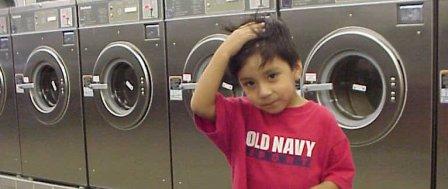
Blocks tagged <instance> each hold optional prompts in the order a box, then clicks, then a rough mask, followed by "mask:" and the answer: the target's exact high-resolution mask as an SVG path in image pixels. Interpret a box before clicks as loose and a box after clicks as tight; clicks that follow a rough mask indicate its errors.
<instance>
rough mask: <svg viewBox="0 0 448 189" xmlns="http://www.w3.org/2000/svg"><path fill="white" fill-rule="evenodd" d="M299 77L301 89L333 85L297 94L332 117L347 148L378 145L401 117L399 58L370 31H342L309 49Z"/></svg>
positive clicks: (402, 94)
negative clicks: (324, 108) (327, 84)
mask: <svg viewBox="0 0 448 189" xmlns="http://www.w3.org/2000/svg"><path fill="white" fill-rule="evenodd" d="M304 72H305V75H304V77H303V78H302V80H301V86H303V85H304V84H310V83H318V84H319V83H332V84H333V89H332V90H330V91H313V92H305V93H304V94H303V95H304V96H305V97H306V98H308V99H313V100H316V101H318V102H319V103H320V104H322V105H324V106H326V107H327V108H329V109H330V110H331V111H332V112H333V114H334V115H335V117H336V119H337V121H338V123H339V125H340V126H341V127H342V128H343V129H344V131H345V132H346V134H347V136H348V137H349V139H350V142H351V144H352V146H364V145H369V144H372V143H375V142H377V141H379V140H381V139H382V138H384V137H385V136H386V135H387V134H388V133H390V131H391V130H392V129H393V128H394V126H395V124H396V123H397V121H398V120H399V118H400V116H401V113H402V111H403V106H404V103H405V100H406V93H405V91H406V80H405V77H404V74H403V67H402V65H401V60H400V57H399V56H398V54H397V53H396V51H395V50H394V49H393V47H392V45H390V44H389V43H388V42H387V41H386V40H385V39H384V38H383V37H382V36H381V35H379V34H378V33H376V32H374V31H372V30H369V29H366V28H360V27H347V28H341V29H338V30H336V31H334V32H332V33H330V34H329V35H327V36H326V37H324V38H323V39H322V40H320V41H319V42H318V43H317V45H316V46H315V47H314V48H313V49H312V51H311V53H310V55H309V56H308V58H307V60H306V62H305V66H304ZM310 78H315V79H310Z"/></svg>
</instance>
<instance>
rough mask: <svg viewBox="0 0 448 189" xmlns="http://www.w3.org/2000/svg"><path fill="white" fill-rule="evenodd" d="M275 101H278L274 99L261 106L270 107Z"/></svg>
mask: <svg viewBox="0 0 448 189" xmlns="http://www.w3.org/2000/svg"><path fill="white" fill-rule="evenodd" d="M275 102H277V101H276V100H274V101H272V102H269V103H265V104H262V105H261V106H262V107H269V106H272V105H274V104H275Z"/></svg>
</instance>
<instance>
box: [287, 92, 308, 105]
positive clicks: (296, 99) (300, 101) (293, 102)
mask: <svg viewBox="0 0 448 189" xmlns="http://www.w3.org/2000/svg"><path fill="white" fill-rule="evenodd" d="M307 102H308V100H307V99H305V98H303V97H302V96H300V95H299V94H295V95H294V97H293V99H292V100H291V104H290V105H289V106H288V107H300V106H303V105H305V104H306V103H307Z"/></svg>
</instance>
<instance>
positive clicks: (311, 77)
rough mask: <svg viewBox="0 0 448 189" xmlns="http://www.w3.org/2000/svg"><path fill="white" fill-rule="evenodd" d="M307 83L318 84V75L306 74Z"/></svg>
mask: <svg viewBox="0 0 448 189" xmlns="http://www.w3.org/2000/svg"><path fill="white" fill-rule="evenodd" d="M305 81H309V82H316V81H317V74H316V73H305Z"/></svg>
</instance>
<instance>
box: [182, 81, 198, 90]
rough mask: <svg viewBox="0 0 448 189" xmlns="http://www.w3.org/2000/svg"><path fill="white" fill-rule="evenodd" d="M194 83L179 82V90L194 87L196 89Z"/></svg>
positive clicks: (192, 88)
mask: <svg viewBox="0 0 448 189" xmlns="http://www.w3.org/2000/svg"><path fill="white" fill-rule="evenodd" d="M196 85H197V84H196V83H181V84H180V85H179V88H180V89H181V90H194V89H196Z"/></svg>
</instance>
